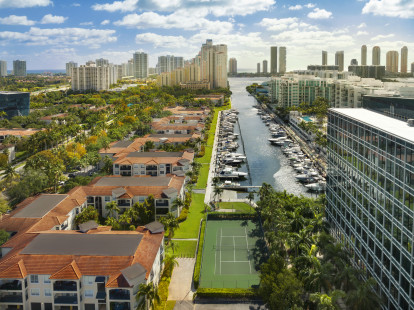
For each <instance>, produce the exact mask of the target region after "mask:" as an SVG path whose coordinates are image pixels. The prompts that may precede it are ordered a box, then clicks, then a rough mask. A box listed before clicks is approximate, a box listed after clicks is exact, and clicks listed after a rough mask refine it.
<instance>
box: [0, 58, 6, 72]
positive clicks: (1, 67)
mask: <svg viewBox="0 0 414 310" xmlns="http://www.w3.org/2000/svg"><path fill="white" fill-rule="evenodd" d="M0 76H7V61H4V60H0Z"/></svg>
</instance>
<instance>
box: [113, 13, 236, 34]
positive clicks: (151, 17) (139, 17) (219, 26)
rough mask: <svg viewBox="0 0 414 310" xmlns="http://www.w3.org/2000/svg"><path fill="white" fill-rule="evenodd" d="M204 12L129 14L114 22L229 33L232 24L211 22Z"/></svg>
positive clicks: (123, 24) (142, 26) (148, 26)
mask: <svg viewBox="0 0 414 310" xmlns="http://www.w3.org/2000/svg"><path fill="white" fill-rule="evenodd" d="M204 14H205V12H202V11H201V12H194V11H184V10H180V11H176V12H174V13H172V14H170V15H161V14H158V13H155V12H144V13H142V14H136V13H134V14H129V15H126V16H124V18H123V19H122V20H118V21H115V22H114V24H115V25H117V26H126V27H136V28H139V29H145V28H161V29H171V28H179V29H183V30H204V31H209V32H229V31H231V30H232V29H233V24H232V23H230V22H225V21H211V20H208V19H206V18H204Z"/></svg>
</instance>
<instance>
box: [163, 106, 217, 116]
mask: <svg viewBox="0 0 414 310" xmlns="http://www.w3.org/2000/svg"><path fill="white" fill-rule="evenodd" d="M164 110H166V111H170V112H171V113H172V114H190V115H203V114H208V113H210V109H209V108H200V109H186V108H184V107H174V108H168V107H167V108H165V109H164Z"/></svg>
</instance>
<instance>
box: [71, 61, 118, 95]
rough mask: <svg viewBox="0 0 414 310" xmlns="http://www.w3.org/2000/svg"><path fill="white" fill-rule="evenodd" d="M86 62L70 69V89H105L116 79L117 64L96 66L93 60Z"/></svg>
mask: <svg viewBox="0 0 414 310" xmlns="http://www.w3.org/2000/svg"><path fill="white" fill-rule="evenodd" d="M88 63H89V64H87V65H81V66H79V67H74V68H72V69H71V73H72V74H71V77H72V90H74V91H79V90H90V89H93V90H106V89H109V88H110V86H111V85H112V84H115V83H116V82H117V81H118V66H114V65H111V64H109V65H107V66H100V67H97V66H96V65H95V63H94V62H88ZM121 70H122V68H121Z"/></svg>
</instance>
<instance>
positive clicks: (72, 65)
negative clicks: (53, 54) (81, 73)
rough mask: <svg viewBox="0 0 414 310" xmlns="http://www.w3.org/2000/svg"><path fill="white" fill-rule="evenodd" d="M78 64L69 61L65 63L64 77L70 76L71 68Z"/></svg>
mask: <svg viewBox="0 0 414 310" xmlns="http://www.w3.org/2000/svg"><path fill="white" fill-rule="evenodd" d="M77 66H78V64H77V63H76V62H73V61H69V62H67V63H66V75H67V76H70V75H71V74H72V68H76V67H77Z"/></svg>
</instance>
